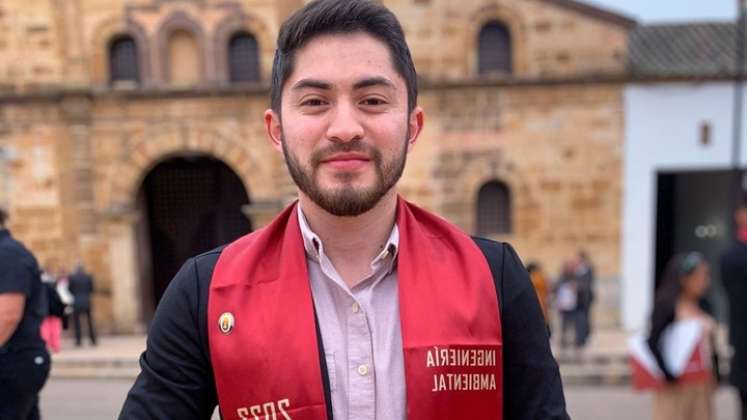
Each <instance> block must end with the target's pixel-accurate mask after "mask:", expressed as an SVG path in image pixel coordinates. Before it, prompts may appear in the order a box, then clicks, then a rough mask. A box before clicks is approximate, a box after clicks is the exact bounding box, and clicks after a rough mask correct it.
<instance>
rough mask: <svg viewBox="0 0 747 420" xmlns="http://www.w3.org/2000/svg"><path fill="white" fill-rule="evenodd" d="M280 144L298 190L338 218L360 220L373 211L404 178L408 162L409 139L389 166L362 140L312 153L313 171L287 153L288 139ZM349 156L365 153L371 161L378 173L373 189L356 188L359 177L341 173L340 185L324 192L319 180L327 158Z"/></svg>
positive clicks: (379, 152)
mask: <svg viewBox="0 0 747 420" xmlns="http://www.w3.org/2000/svg"><path fill="white" fill-rule="evenodd" d="M281 142H282V145H283V155H284V156H285V163H286V165H287V166H288V172H290V175H291V178H293V181H294V182H295V183H296V185H297V186H298V188H299V189H300V190H301V191H302V192H303V193H304V194H306V195H307V196H308V197H309V198H310V199H311V201H313V202H314V203H315V204H316V205H318V206H319V207H321V208H323V209H324V210H325V211H327V212H328V213H330V214H333V215H335V216H347V217H352V216H358V215H361V214H363V213H365V212H367V211H369V210H371V209H372V208H374V206H376V204H377V203H378V202H379V201H380V200H381V198H382V197H384V195H385V194H386V193H387V192H389V190H391V189H392V187H393V186H394V185H395V184H396V183H397V181H399V179H400V178H401V177H402V172H403V171H404V169H405V162H406V160H407V139H405V140H404V141H403V142H402V145H403V148H402V151H401V153H399V154H397V155H395V156H394V157H393V158H392V159H391V160H390V161H386V162H385V161H384V157H383V155H382V153H381V151H379V150H378V149H376V148H375V147H373V146H370V145H367V144H365V143H363V142H362V141H361V140H353V141H350V142H345V143H334V144H332V145H330V146H329V147H325V148H324V149H321V150H317V151H315V152H313V153H312V154H311V158H310V159H309V163H310V165H311V167H305V166H304V165H303V164H302V163H301V162H300V160H299V159H298V157H297V156H296V155H294V154H293V153H292V152H291V151H290V150H289V149H288V145H287V143H286V141H285V137H282V138H281ZM349 152H356V153H364V154H365V155H366V156H368V158H369V159H370V160H371V162H372V163H373V165H374V170H375V180H374V183H373V185H371V186H368V187H355V186H353V181H354V180H355V178H356V176H357V175H356V174H352V173H346V172H342V173H339V174H336V175H335V178H336V179H337V180H338V181H340V182H341V185H339V186H336V187H331V188H322V187H321V186H320V185H319V183H318V179H317V178H318V175H319V166H320V165H321V164H322V162H323V161H324V160H325V158H327V157H328V156H331V155H333V154H335V153H349Z"/></svg>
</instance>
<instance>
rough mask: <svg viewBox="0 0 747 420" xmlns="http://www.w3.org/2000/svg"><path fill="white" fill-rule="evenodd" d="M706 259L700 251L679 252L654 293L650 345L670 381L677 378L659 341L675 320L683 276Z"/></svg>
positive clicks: (687, 274) (690, 272)
mask: <svg viewBox="0 0 747 420" xmlns="http://www.w3.org/2000/svg"><path fill="white" fill-rule="evenodd" d="M704 261H705V259H704V258H703V256H702V255H701V254H700V253H698V252H690V253H687V254H678V255H675V256H674V257H672V259H671V260H669V263H668V264H667V266H666V269H665V270H664V275H663V276H662V278H661V283H660V284H659V287H658V288H657V289H656V293H655V295H654V308H653V311H652V312H651V331H650V333H649V336H648V346H649V348H650V349H651V352H652V353H653V355H654V358H655V359H656V361H657V363H658V365H659V368H661V370H662V372H663V373H664V376H665V378H666V379H667V380H668V381H674V380H676V378H675V377H674V375H672V373H671V372H670V371H669V369H668V368H667V366H666V365H665V363H664V358H663V356H662V354H661V349H660V347H659V342H660V341H661V336H662V334H663V333H664V331H665V330H666V329H667V327H668V326H669V325H671V324H672V323H673V322H674V319H675V315H676V314H675V311H676V308H677V299H679V297H680V295H681V294H682V278H683V277H686V276H689V275H690V274H692V273H693V272H694V271H695V269H696V268H698V266H699V265H700V264H702V263H703V262H704Z"/></svg>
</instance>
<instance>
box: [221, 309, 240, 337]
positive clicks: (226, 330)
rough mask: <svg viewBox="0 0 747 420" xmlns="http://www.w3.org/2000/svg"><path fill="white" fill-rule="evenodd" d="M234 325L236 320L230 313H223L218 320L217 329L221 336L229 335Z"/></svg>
mask: <svg viewBox="0 0 747 420" xmlns="http://www.w3.org/2000/svg"><path fill="white" fill-rule="evenodd" d="M235 324H236V319H235V318H234V317H233V314H232V313H230V312H223V313H222V314H221V316H220V318H218V327H219V328H220V332H222V333H223V334H226V335H228V334H231V331H232V330H233V327H234V325H235Z"/></svg>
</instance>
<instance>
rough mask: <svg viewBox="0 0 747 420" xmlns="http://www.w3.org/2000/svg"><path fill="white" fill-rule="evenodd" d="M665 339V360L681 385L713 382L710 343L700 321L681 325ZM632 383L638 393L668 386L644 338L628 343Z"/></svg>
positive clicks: (663, 339) (674, 327)
mask: <svg viewBox="0 0 747 420" xmlns="http://www.w3.org/2000/svg"><path fill="white" fill-rule="evenodd" d="M670 329H671V331H669V333H668V334H667V335H666V336H665V337H663V338H662V343H663V344H664V345H663V346H662V356H663V357H664V359H665V361H666V363H667V366H668V367H669V368H670V371H671V372H672V374H673V375H675V376H676V377H677V382H676V383H678V384H683V383H697V382H704V381H708V380H711V379H713V370H712V366H711V358H710V351H709V349H708V341H707V338H706V337H705V335H704V333H703V328H702V326H701V325H700V324H699V323H698V322H697V321H680V322H677V323H675V324H673V325H672V327H671V328H670ZM629 351H630V358H629V363H630V369H631V374H632V377H631V382H632V384H633V388H634V389H635V390H638V391H644V390H649V389H654V390H655V389H660V388H663V387H665V386H666V385H667V382H666V380H665V379H664V374H663V373H662V372H661V369H660V368H659V365H658V364H657V363H656V359H655V358H654V355H653V354H652V353H651V350H650V349H649V347H648V344H647V342H646V339H645V337H643V336H637V337H633V338H632V339H631V340H630V341H629Z"/></svg>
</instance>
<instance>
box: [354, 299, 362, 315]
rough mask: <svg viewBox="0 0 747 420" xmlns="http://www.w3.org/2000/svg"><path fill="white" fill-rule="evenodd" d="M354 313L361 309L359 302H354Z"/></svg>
mask: <svg viewBox="0 0 747 420" xmlns="http://www.w3.org/2000/svg"><path fill="white" fill-rule="evenodd" d="M352 309H353V313H354V314H357V313H358V312H360V310H361V305H358V302H355V303H353V308H352Z"/></svg>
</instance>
